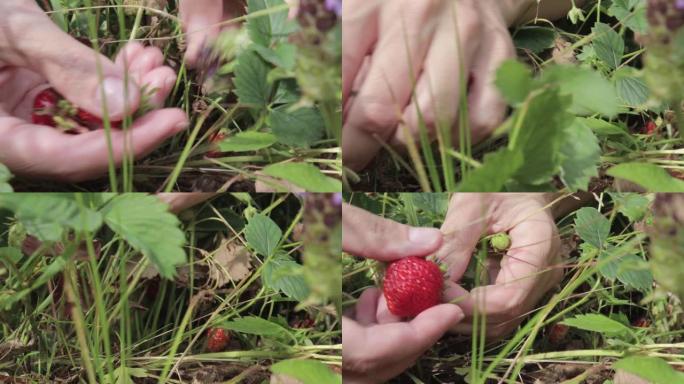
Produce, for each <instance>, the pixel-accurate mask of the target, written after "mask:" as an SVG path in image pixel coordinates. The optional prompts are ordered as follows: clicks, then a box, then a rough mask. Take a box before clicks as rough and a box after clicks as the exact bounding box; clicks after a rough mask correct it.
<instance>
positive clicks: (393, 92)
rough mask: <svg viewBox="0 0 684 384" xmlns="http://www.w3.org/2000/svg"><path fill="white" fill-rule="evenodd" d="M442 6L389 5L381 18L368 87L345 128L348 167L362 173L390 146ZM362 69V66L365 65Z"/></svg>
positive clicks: (357, 99)
mask: <svg viewBox="0 0 684 384" xmlns="http://www.w3.org/2000/svg"><path fill="white" fill-rule="evenodd" d="M441 4H443V2H441V1H393V2H385V3H384V4H383V8H382V11H381V13H380V15H379V25H378V28H379V31H381V32H380V36H379V39H378V41H377V43H376V47H375V49H374V51H373V55H372V60H371V64H370V68H369V69H368V75H367V76H366V81H365V82H364V83H363V85H362V86H361V88H360V89H359V92H358V94H357V95H356V96H355V97H354V102H353V104H352V105H351V107H350V110H349V113H348V117H347V121H346V123H345V125H344V127H343V135H342V151H343V152H342V153H343V156H344V158H343V162H344V163H345V166H347V167H349V168H351V169H357V170H358V169H362V168H364V167H365V166H366V165H367V164H368V162H369V161H370V160H371V159H372V158H373V157H374V156H375V154H376V153H377V152H378V150H379V149H380V143H379V142H378V139H379V140H381V141H389V139H390V138H391V137H392V134H393V132H394V130H395V129H396V127H397V124H398V123H399V119H400V118H401V111H402V110H403V109H404V107H405V106H406V104H407V103H408V101H409V98H410V95H411V90H412V87H413V84H412V81H411V79H415V78H417V77H418V74H419V73H420V70H421V67H422V65H421V63H422V62H423V58H424V57H425V54H426V52H427V50H428V48H429V45H430V40H431V39H432V35H433V32H434V30H435V27H436V18H435V17H434V15H435V14H436V13H437V12H439V11H440V9H441V8H442V6H441ZM359 65H360V64H359Z"/></svg>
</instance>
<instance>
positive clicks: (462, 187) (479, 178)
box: [457, 148, 524, 192]
mask: <svg viewBox="0 0 684 384" xmlns="http://www.w3.org/2000/svg"><path fill="white" fill-rule="evenodd" d="M523 163H524V158H523V154H522V152H521V151H511V150H510V149H508V148H503V149H501V150H499V151H497V152H495V153H489V154H486V155H485V157H484V161H483V163H482V166H481V167H479V168H477V169H475V170H473V171H471V172H470V173H468V175H467V176H466V177H465V178H464V179H463V181H461V183H460V184H459V185H458V187H457V191H458V192H500V191H501V190H502V189H503V187H504V185H505V184H506V182H507V181H508V180H510V179H511V178H512V177H513V175H515V173H516V172H518V170H519V169H520V168H521V167H522V165H523Z"/></svg>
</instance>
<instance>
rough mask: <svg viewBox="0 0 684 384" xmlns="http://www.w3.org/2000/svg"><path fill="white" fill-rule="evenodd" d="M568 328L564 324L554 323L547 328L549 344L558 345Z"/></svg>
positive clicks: (563, 338) (566, 333)
mask: <svg viewBox="0 0 684 384" xmlns="http://www.w3.org/2000/svg"><path fill="white" fill-rule="evenodd" d="M569 330H570V327H568V326H567V325H565V324H561V323H555V324H553V325H551V326H550V327H549V331H548V340H549V343H551V344H560V343H561V342H562V341H563V340H565V337H566V336H567V335H568V331H569Z"/></svg>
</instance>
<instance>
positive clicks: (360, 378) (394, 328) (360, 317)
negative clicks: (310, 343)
mask: <svg viewBox="0 0 684 384" xmlns="http://www.w3.org/2000/svg"><path fill="white" fill-rule="evenodd" d="M382 297H383V296H382V292H380V290H379V289H377V288H369V289H366V290H365V291H364V292H363V293H362V294H361V297H360V298H359V300H358V301H357V303H356V308H355V309H354V311H352V312H351V313H349V314H347V316H344V317H342V355H343V356H342V370H343V372H342V374H343V376H344V382H345V383H348V384H361V383H363V384H366V383H384V382H385V381H387V380H389V379H391V378H393V377H395V376H397V375H399V374H401V373H402V372H403V371H404V370H406V369H408V368H409V367H411V366H412V365H413V364H415V362H416V360H418V358H419V357H420V356H421V355H422V354H423V353H424V352H425V351H426V350H428V349H429V348H430V347H432V346H433V345H434V344H435V343H436V342H437V341H438V340H439V339H440V338H441V337H442V335H444V333H445V332H446V331H448V330H449V328H450V327H453V326H454V324H457V323H458V322H459V321H461V320H462V319H463V312H462V311H461V309H460V308H459V307H458V306H456V305H453V304H440V305H437V306H434V307H432V308H429V309H427V310H425V311H423V312H421V313H420V314H419V315H418V316H416V317H415V318H414V319H412V320H410V321H403V322H393V323H386V324H381V323H380V320H379V319H378V316H377V314H378V307H379V305H380V304H381V303H382Z"/></svg>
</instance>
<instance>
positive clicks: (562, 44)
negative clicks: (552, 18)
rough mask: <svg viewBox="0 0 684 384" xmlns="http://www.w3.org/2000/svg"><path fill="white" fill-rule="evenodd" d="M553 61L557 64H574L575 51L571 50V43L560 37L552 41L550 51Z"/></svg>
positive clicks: (575, 60) (575, 61)
mask: <svg viewBox="0 0 684 384" xmlns="http://www.w3.org/2000/svg"><path fill="white" fill-rule="evenodd" d="M551 56H552V57H553V61H555V62H556V63H557V64H576V63H577V58H576V57H575V52H574V51H573V50H572V44H570V42H569V41H567V40H565V39H563V38H562V37H559V38H557V39H556V40H555V41H554V47H553V51H552V52H551Z"/></svg>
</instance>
